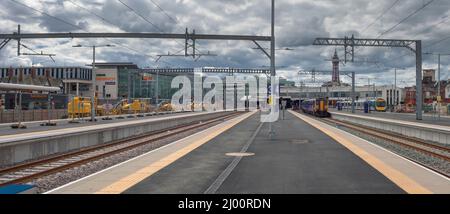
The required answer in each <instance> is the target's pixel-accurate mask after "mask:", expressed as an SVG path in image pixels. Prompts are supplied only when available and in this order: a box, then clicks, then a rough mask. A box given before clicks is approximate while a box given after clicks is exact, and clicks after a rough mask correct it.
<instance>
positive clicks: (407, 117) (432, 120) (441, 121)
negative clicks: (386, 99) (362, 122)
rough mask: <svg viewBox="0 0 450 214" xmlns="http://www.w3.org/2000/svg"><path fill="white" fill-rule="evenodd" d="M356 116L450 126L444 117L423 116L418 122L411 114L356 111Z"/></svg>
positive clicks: (334, 111) (333, 110)
mask: <svg viewBox="0 0 450 214" xmlns="http://www.w3.org/2000/svg"><path fill="white" fill-rule="evenodd" d="M329 111H330V112H331V113H341V114H352V113H351V112H350V111H348V110H347V109H346V110H343V111H337V110H336V109H329ZM355 115H360V116H365V117H373V118H382V119H391V120H398V121H405V122H414V123H423V124H429V125H439V126H450V117H448V116H444V115H442V116H441V117H440V118H439V117H438V115H429V114H423V117H422V120H416V115H415V114H411V113H396V112H376V111H371V112H370V113H368V114H366V113H364V112H362V111H356V112H355Z"/></svg>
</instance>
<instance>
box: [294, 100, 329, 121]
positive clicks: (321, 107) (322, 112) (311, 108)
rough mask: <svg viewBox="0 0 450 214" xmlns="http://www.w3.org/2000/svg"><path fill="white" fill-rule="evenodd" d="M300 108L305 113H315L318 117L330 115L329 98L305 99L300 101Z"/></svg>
mask: <svg viewBox="0 0 450 214" xmlns="http://www.w3.org/2000/svg"><path fill="white" fill-rule="evenodd" d="M300 109H301V110H302V111H303V113H306V114H310V115H314V116H316V117H330V116H331V114H330V112H328V100H327V99H326V98H316V99H308V100H303V101H301V103H300Z"/></svg>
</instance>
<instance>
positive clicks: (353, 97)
mask: <svg viewBox="0 0 450 214" xmlns="http://www.w3.org/2000/svg"><path fill="white" fill-rule="evenodd" d="M355 94H356V92H355V72H352V114H354V113H355Z"/></svg>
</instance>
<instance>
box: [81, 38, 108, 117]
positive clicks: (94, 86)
mask: <svg viewBox="0 0 450 214" xmlns="http://www.w3.org/2000/svg"><path fill="white" fill-rule="evenodd" d="M72 47H74V48H92V75H91V76H92V88H93V90H92V98H91V99H92V100H91V122H95V121H96V119H95V97H96V95H97V87H96V82H95V80H96V77H97V75H96V73H95V69H96V68H95V49H96V48H104V47H114V45H110V44H107V45H91V46H85V45H74V46H72Z"/></svg>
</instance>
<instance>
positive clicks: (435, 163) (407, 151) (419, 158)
mask: <svg viewBox="0 0 450 214" xmlns="http://www.w3.org/2000/svg"><path fill="white" fill-rule="evenodd" d="M337 128H339V129H341V130H344V131H346V132H349V133H351V134H353V135H356V136H358V137H361V138H363V139H365V140H367V141H370V142H372V143H375V144H376V145H379V146H381V147H383V148H385V149H387V150H389V151H391V152H394V153H396V154H398V155H400V156H403V157H406V158H408V159H411V160H413V161H416V162H418V163H420V164H422V165H425V166H427V167H430V168H432V169H434V170H436V171H439V172H441V173H443V174H445V175H447V176H450V162H448V161H446V160H443V159H441V158H437V157H434V156H431V155H428V154H424V153H421V152H419V151H416V150H414V149H411V148H406V147H404V146H401V145H398V144H395V143H390V142H388V141H386V140H382V139H379V138H376V137H372V136H370V135H367V134H364V133H361V132H358V131H355V130H353V129H349V128H346V127H342V126H337Z"/></svg>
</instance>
